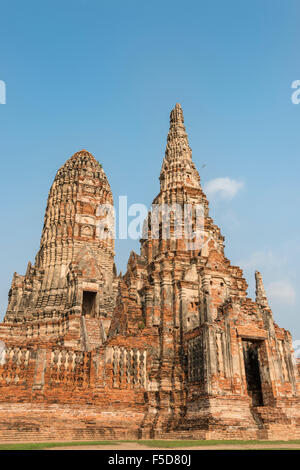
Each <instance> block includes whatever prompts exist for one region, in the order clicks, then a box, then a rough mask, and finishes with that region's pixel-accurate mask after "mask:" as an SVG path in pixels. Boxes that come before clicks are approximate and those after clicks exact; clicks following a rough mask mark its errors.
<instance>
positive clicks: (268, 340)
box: [0, 105, 300, 441]
mask: <svg viewBox="0 0 300 470" xmlns="http://www.w3.org/2000/svg"><path fill="white" fill-rule="evenodd" d="M105 203H112V194H111V190H110V187H109V183H108V181H107V178H106V176H105V174H104V171H103V169H102V167H101V165H100V164H99V163H98V162H97V161H96V160H95V159H94V157H93V156H92V155H91V154H89V153H88V152H86V151H81V152H78V153H77V154H75V155H74V156H73V157H71V158H70V159H69V160H68V161H67V162H66V164H65V165H64V166H63V167H62V168H61V169H60V170H59V171H58V173H57V175H56V178H55V180H54V183H53V185H52V187H51V189H50V193H49V198H48V204H47V209H46V214H45V221H44V228H43V232H42V238H41V246H40V250H39V252H38V254H37V256H36V260H35V263H34V265H31V264H30V263H29V265H28V268H27V272H26V274H25V276H20V275H18V274H15V275H14V278H13V282H12V287H11V290H10V293H9V305H8V309H7V313H6V316H5V320H4V323H3V324H1V325H0V339H1V340H2V341H4V342H5V344H6V349H5V351H4V352H3V353H2V357H1V358H0V359H1V361H0V439H1V440H10V441H11V440H20V441H21V440H39V439H40V440H43V439H44V440H50V439H55V440H59V439H70V440H71V439H92V438H95V439H99V438H141V437H144V438H146V437H162V438H163V437H165V438H189V439H190V438H195V439H196V438H199V439H206V438H207V439H209V438H214V439H226V438H228V439H229V438H230V439H234V438H237V439H251V438H252V439H253V438H262V439H289V438H300V432H299V429H300V428H299V424H300V409H299V392H300V388H299V368H300V367H299V363H298V364H296V362H295V361H294V359H293V349H292V339H291V335H290V333H289V332H288V331H286V330H284V329H282V328H279V327H278V326H277V325H276V324H275V322H274V320H273V315H272V311H271V309H270V307H269V304H268V300H267V297H266V293H265V289H264V286H263V280H262V276H261V274H260V273H258V272H256V274H255V276H256V299H255V301H253V300H251V299H249V298H248V297H247V291H246V289H247V283H246V281H245V279H244V278H243V274H242V271H241V269H240V268H239V267H236V266H232V265H231V264H230V261H229V260H228V259H227V258H226V257H225V255H224V237H223V236H222V235H221V232H220V229H219V228H218V227H217V226H216V225H215V224H214V223H213V220H212V219H211V218H210V216H209V209H208V202H207V199H206V196H205V194H204V193H203V191H202V188H201V186H200V177H199V174H198V172H197V170H196V168H195V165H194V163H193V161H192V153H191V149H190V147H189V144H188V139H187V134H186V132H185V127H184V120H183V113H182V109H181V107H180V105H176V106H175V108H174V109H173V110H172V112H171V117H170V131H169V134H168V140H167V148H166V154H165V158H164V160H163V164H162V169H161V174H160V193H159V194H158V196H157V197H156V198H155V199H154V203H155V204H160V205H161V204H169V205H171V204H174V203H176V204H179V205H180V206H183V205H184V204H186V203H189V204H191V205H192V206H193V207H194V208H195V207H196V205H197V204H201V205H202V207H203V208H204V231H203V235H204V244H201V246H193V247H192V249H191V240H190V239H189V238H188V236H187V235H185V234H183V235H182V236H181V237H178V236H177V235H176V233H175V231H174V225H172V222H171V226H170V235H171V236H170V238H169V239H163V230H164V220H163V219H162V218H160V219H159V229H158V232H159V233H158V237H155V236H153V230H152V225H151V224H152V221H151V217H150V214H149V217H148V219H147V220H146V222H145V226H144V230H145V233H147V235H148V236H147V237H146V236H145V235H144V238H143V239H142V240H141V252H140V254H136V253H134V252H132V253H131V254H130V257H129V261H128V268H127V272H126V273H125V275H124V276H122V275H120V276H117V274H116V269H115V266H114V242H113V240H112V239H109V238H107V239H104V240H103V239H99V234H98V233H97V223H98V222H99V220H100V219H101V215H99V214H98V212H97V207H98V206H99V204H105ZM159 217H161V216H159ZM171 221H172V219H171Z"/></svg>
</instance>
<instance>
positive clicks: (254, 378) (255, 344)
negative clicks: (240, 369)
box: [243, 340, 264, 406]
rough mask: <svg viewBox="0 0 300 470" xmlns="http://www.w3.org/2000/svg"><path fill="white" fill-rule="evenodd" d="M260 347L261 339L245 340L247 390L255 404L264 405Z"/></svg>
mask: <svg viewBox="0 0 300 470" xmlns="http://www.w3.org/2000/svg"><path fill="white" fill-rule="evenodd" d="M259 347H260V343H259V341H248V340H243V354H244V364H245V373H246V381H247V390H248V395H249V396H250V397H251V399H252V405H253V406H262V405H263V404H264V403H263V394H262V387H261V377H260V367H259Z"/></svg>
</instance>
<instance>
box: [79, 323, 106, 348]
mask: <svg viewBox="0 0 300 470" xmlns="http://www.w3.org/2000/svg"><path fill="white" fill-rule="evenodd" d="M81 318H82V328H83V337H84V343H85V349H86V350H87V351H92V350H93V349H95V348H98V347H99V346H101V345H102V343H103V334H102V327H101V320H99V319H98V318H89V317H85V316H83V317H81Z"/></svg>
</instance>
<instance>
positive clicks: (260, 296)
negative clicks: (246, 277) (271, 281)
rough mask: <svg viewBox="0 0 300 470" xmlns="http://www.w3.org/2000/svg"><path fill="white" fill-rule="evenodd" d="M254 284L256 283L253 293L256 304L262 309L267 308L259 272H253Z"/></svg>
mask: <svg viewBox="0 0 300 470" xmlns="http://www.w3.org/2000/svg"><path fill="white" fill-rule="evenodd" d="M255 282H256V292H255V293H256V302H257V303H258V304H259V305H261V306H263V307H268V308H269V303H268V299H267V294H266V291H265V287H264V283H263V279H262V275H261V273H260V272H259V271H255Z"/></svg>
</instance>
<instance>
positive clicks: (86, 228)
mask: <svg viewBox="0 0 300 470" xmlns="http://www.w3.org/2000/svg"><path fill="white" fill-rule="evenodd" d="M81 236H82V237H88V238H90V237H92V236H93V228H92V227H91V226H90V225H83V226H82V227H81Z"/></svg>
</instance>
